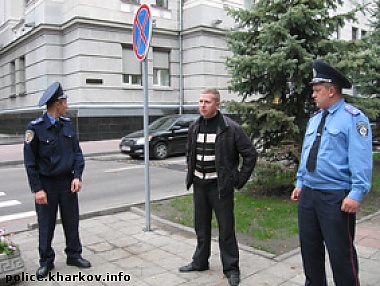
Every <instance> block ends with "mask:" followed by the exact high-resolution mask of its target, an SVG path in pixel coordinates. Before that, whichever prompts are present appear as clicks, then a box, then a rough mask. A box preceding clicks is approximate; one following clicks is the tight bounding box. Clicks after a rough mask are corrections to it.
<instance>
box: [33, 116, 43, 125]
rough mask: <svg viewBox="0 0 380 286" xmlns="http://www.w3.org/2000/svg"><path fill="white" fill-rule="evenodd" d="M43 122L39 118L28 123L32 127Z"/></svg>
mask: <svg viewBox="0 0 380 286" xmlns="http://www.w3.org/2000/svg"><path fill="white" fill-rule="evenodd" d="M43 121H44V119H43V118H42V117H39V118H37V119H36V120H33V121H31V122H30V123H31V124H32V125H37V124H40V123H41V122H43Z"/></svg>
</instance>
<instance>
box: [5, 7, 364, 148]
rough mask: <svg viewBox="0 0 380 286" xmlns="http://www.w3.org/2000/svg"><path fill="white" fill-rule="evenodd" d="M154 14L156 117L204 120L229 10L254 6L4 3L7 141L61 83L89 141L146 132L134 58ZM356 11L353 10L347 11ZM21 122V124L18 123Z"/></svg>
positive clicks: (151, 70) (218, 82)
mask: <svg viewBox="0 0 380 286" xmlns="http://www.w3.org/2000/svg"><path fill="white" fill-rule="evenodd" d="M143 3H144V4H149V5H150V10H151V13H152V19H153V21H152V31H153V32H152V36H151V41H150V50H149V53H148V56H147V63H148V70H147V74H146V76H147V82H148V85H147V90H148V94H149V115H150V116H151V117H152V118H154V117H157V116H161V115H163V114H170V113H189V112H197V99H198V94H199V91H200V90H201V89H202V88H204V87H209V86H215V87H218V88H219V89H220V90H221V91H222V94H223V99H231V98H236V95H234V94H229V93H228V92H227V85H228V81H229V76H228V73H227V70H226V67H225V64H224V62H225V59H224V58H225V56H226V55H228V51H227V48H226V43H225V41H224V36H225V31H226V30H227V29H229V28H231V27H232V26H233V24H234V23H233V21H232V19H231V18H229V17H228V16H227V14H226V11H225V9H224V6H225V5H228V6H233V7H241V8H244V7H246V8H247V7H248V6H249V5H250V3H251V2H250V1H249V0H207V1H206V0H156V1H153V0H151V1H149V0H148V1H143V0H141V1H139V0H108V1H100V0H0V122H2V124H1V126H0V133H4V132H12V133H14V132H23V129H24V127H25V126H26V123H27V122H28V121H29V120H31V119H33V118H34V117H36V116H39V114H41V112H42V110H43V109H42V108H38V107H37V102H38V100H39V98H40V96H41V95H42V93H43V92H44V90H45V89H46V88H47V86H49V85H50V84H51V83H52V82H54V81H60V82H61V83H62V85H63V88H64V90H65V91H66V93H67V94H68V96H69V107H70V113H69V116H70V117H71V118H72V119H73V121H74V123H75V124H76V127H77V131H78V133H79V135H80V138H81V140H98V139H109V138H119V137H120V136H121V135H124V134H125V133H126V132H129V131H131V130H136V129H139V128H141V127H142V116H143V105H144V92H143V89H144V88H143V84H142V82H143V79H144V74H143V73H142V65H141V62H139V61H138V60H137V59H136V57H135V54H134V52H133V43H132V27H133V21H134V17H135V14H136V11H137V10H138V8H139V7H140V5H141V4H143ZM357 4H358V1H353V0H352V1H348V0H346V3H345V8H344V9H351V8H352V7H353V6H354V5H357ZM359 20H360V24H357V23H355V24H353V23H347V25H346V26H345V27H344V28H342V29H340V30H339V31H338V32H337V35H336V36H337V37H339V38H343V39H351V38H355V37H356V38H360V37H361V36H362V35H363V34H364V33H366V32H367V31H368V29H369V27H368V21H367V20H368V19H367V18H366V17H365V16H364V15H359ZM20 118H21V119H20Z"/></svg>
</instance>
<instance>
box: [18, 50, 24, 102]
mask: <svg viewBox="0 0 380 286" xmlns="http://www.w3.org/2000/svg"><path fill="white" fill-rule="evenodd" d="M19 73H20V90H19V95H25V57H20V59H19Z"/></svg>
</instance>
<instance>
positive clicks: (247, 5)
mask: <svg viewBox="0 0 380 286" xmlns="http://www.w3.org/2000/svg"><path fill="white" fill-rule="evenodd" d="M251 6H252V0H244V8H245V9H248V10H250V9H251Z"/></svg>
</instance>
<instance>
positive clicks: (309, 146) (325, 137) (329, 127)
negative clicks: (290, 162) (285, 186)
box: [291, 60, 372, 286]
mask: <svg viewBox="0 0 380 286" xmlns="http://www.w3.org/2000/svg"><path fill="white" fill-rule="evenodd" d="M313 68H314V75H315V76H314V78H313V80H312V84H313V94H312V97H313V98H314V101H315V104H316V105H317V106H318V107H319V108H320V110H319V112H317V113H316V114H314V115H313V116H312V117H311V118H310V120H309V122H308V125H307V128H306V133H305V138H304V142H303V147H302V157H301V162H300V165H299V169H298V172H297V183H296V187H295V189H294V190H293V192H292V194H291V200H294V201H298V225H299V237H300V245H301V255H302V262H303V267H304V272H305V276H306V282H305V285H307V286H310V285H312V286H323V285H327V281H326V273H325V247H326V249H327V251H328V254H329V260H330V264H331V268H332V273H333V279H334V282H335V285H337V286H358V285H359V277H358V259H357V255H356V250H355V246H354V238H355V220H356V216H355V213H356V212H357V210H358V208H359V205H360V201H361V199H362V197H363V196H364V195H365V194H366V193H367V192H368V191H369V190H370V187H371V177H372V132H371V128H370V125H369V122H368V118H367V117H366V116H365V115H364V114H363V112H362V111H360V110H358V109H356V108H355V107H353V106H352V105H350V104H347V103H346V102H345V101H344V99H343V97H342V88H351V83H350V82H349V80H348V79H347V78H346V77H345V76H344V75H342V74H341V73H340V72H339V71H337V70H336V69H334V68H333V67H331V66H329V65H328V64H327V63H325V62H323V61H320V60H315V61H314V62H313Z"/></svg>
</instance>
